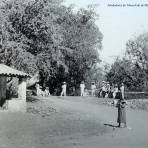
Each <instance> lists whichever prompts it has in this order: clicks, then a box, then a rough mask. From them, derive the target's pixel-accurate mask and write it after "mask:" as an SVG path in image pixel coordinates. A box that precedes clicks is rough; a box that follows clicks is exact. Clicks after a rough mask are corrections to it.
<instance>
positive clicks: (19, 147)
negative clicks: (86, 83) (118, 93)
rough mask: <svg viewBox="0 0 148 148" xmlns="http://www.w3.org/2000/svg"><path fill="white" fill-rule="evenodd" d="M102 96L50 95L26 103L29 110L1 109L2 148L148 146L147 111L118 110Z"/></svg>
mask: <svg viewBox="0 0 148 148" xmlns="http://www.w3.org/2000/svg"><path fill="white" fill-rule="evenodd" d="M99 101H100V100H99V98H92V97H68V96H67V97H48V98H35V99H34V100H33V102H28V103H27V113H19V112H17V113H10V112H6V111H0V116H1V118H0V148H147V147H148V112H147V111H138V110H131V109H129V108H128V109H127V121H128V128H117V127H116V125H117V123H116V118H117V109H116V108H115V107H111V106H105V105H100V103H99Z"/></svg>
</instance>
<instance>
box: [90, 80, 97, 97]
mask: <svg viewBox="0 0 148 148" xmlns="http://www.w3.org/2000/svg"><path fill="white" fill-rule="evenodd" d="M95 91H96V85H95V83H94V82H92V83H91V95H92V96H95Z"/></svg>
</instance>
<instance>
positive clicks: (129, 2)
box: [64, 0, 148, 63]
mask: <svg viewBox="0 0 148 148" xmlns="http://www.w3.org/2000/svg"><path fill="white" fill-rule="evenodd" d="M64 4H65V5H67V6H69V5H70V4H74V5H75V7H76V8H80V7H87V5H89V4H98V7H97V8H96V12H97V14H99V19H98V20H97V21H96V24H97V25H98V27H99V29H100V31H101V32H102V34H103V36H104V37H103V41H102V44H103V49H102V51H101V52H100V57H101V59H102V60H103V61H104V62H107V63H113V61H114V60H115V58H116V57H117V56H120V57H122V56H123V55H124V53H125V50H126V42H127V41H128V40H129V39H133V38H134V37H136V36H138V35H139V34H141V33H144V32H148V0H65V2H64ZM123 4H124V5H123ZM142 4H143V6H142ZM117 5H118V6H117ZM138 5H139V6H138Z"/></svg>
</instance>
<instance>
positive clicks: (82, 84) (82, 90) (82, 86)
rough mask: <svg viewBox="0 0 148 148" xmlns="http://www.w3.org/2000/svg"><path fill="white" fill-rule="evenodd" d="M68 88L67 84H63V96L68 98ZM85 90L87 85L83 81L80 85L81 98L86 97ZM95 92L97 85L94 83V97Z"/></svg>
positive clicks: (92, 84) (92, 87)
mask: <svg viewBox="0 0 148 148" xmlns="http://www.w3.org/2000/svg"><path fill="white" fill-rule="evenodd" d="M66 88H67V85H66V82H63V85H62V91H61V96H66ZM85 90H86V89H85V83H84V81H82V82H81V84H80V96H86V92H85ZM95 91H96V85H95V82H92V83H91V95H92V96H95Z"/></svg>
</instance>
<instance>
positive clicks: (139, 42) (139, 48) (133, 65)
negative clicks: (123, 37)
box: [106, 33, 148, 91]
mask: <svg viewBox="0 0 148 148" xmlns="http://www.w3.org/2000/svg"><path fill="white" fill-rule="evenodd" d="M126 47H127V51H126V56H125V57H124V58H123V59H121V60H119V59H117V60H116V61H115V62H114V63H113V65H112V67H111V69H110V71H109V72H108V73H107V75H106V76H107V79H108V80H109V81H110V82H112V83H114V84H115V83H117V84H118V83H119V84H121V83H122V82H124V83H125V84H126V86H127V88H128V89H129V90H138V91H142V90H146V89H147V84H148V83H147V82H148V77H147V74H148V34H147V33H144V34H141V35H139V36H137V37H136V38H135V39H132V40H129V41H128V42H127V44H126Z"/></svg>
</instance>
